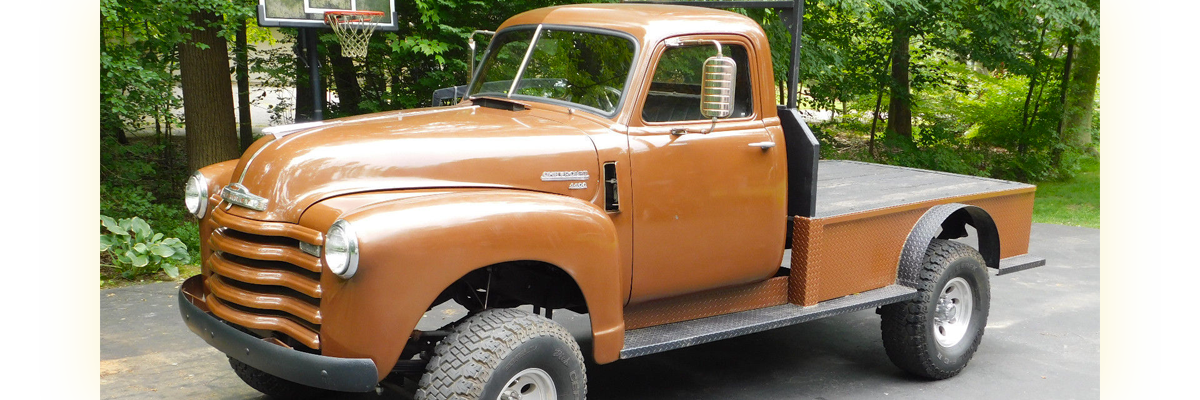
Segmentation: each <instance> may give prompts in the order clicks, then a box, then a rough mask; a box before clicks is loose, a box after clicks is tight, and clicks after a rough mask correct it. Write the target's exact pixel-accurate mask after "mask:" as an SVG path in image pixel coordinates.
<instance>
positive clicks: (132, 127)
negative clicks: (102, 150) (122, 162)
mask: <svg viewBox="0 0 1200 400" xmlns="http://www.w3.org/2000/svg"><path fill="white" fill-rule="evenodd" d="M254 4H256V2H253V1H249V0H236V1H227V0H199V1H177V0H169V1H151V0H101V2H100V77H101V78H102V79H100V121H101V124H100V126H101V132H102V133H104V134H116V133H117V132H129V131H136V130H138V129H141V128H144V127H145V126H146V124H147V123H148V122H149V121H158V122H159V124H165V125H167V126H170V124H173V123H178V122H179V121H180V118H179V116H176V115H173V114H172V113H171V110H174V109H178V108H180V107H181V106H182V99H180V98H179V96H177V95H175V92H174V88H175V87H177V86H178V84H179V74H178V69H179V61H178V46H179V44H181V43H184V42H186V41H188V39H189V35H188V34H187V33H185V32H187V31H188V30H190V29H193V28H200V29H219V30H221V33H222V35H224V36H226V37H229V38H232V36H233V31H232V30H231V29H227V26H232V24H233V23H234V22H235V21H238V20H245V19H248V18H249V19H253V17H254V9H255V8H254ZM197 11H210V12H215V13H216V14H218V15H222V16H225V18H226V21H225V22H223V23H222V24H219V26H209V27H196V26H195V24H194V23H193V22H192V21H190V20H189V19H188V15H190V14H192V13H193V12H197Z"/></svg>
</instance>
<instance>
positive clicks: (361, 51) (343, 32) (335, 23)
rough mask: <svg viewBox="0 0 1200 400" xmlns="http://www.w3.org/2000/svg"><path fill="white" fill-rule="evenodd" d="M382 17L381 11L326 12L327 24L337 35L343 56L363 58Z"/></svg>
mask: <svg viewBox="0 0 1200 400" xmlns="http://www.w3.org/2000/svg"><path fill="white" fill-rule="evenodd" d="M380 17H383V13H382V12H380V11H326V12H325V23H326V24H329V27H330V28H333V33H335V34H337V37H338V43H341V45H342V56H344V57H350V58H363V57H366V56H367V44H369V43H370V41H371V34H372V33H374V32H375V26H376V23H377V21H379V18H380Z"/></svg>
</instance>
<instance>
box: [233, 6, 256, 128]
mask: <svg viewBox="0 0 1200 400" xmlns="http://www.w3.org/2000/svg"><path fill="white" fill-rule="evenodd" d="M248 51H249V50H248V49H247V48H246V21H245V20H243V21H242V22H241V23H240V24H238V31H237V49H236V50H235V52H236V53H237V85H238V125H239V127H240V132H239V136H240V138H241V147H240V149H241V150H242V151H245V150H246V149H247V148H250V144H251V143H253V142H254V130H253V128H252V126H251V125H250V123H251V121H250V65H249V64H248V62H249V60H248V58H249V57H247V54H246V53H247V52H248Z"/></svg>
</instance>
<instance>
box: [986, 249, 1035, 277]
mask: <svg viewBox="0 0 1200 400" xmlns="http://www.w3.org/2000/svg"><path fill="white" fill-rule="evenodd" d="M1043 265H1046V259H1045V258H1042V257H1035V256H1031V255H1028V254H1022V255H1019V256H1014V257H1009V258H1005V259H1003V260H1000V271H999V272H997V273H996V275H997V276H1000V275H1005V274H1011V273H1013V272H1020V271H1024V270H1027V269H1030V268H1037V267H1040V266H1043Z"/></svg>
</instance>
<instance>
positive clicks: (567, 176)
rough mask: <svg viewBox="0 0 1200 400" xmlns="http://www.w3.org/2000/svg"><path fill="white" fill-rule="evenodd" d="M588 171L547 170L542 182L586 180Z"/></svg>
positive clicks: (543, 174)
mask: <svg viewBox="0 0 1200 400" xmlns="http://www.w3.org/2000/svg"><path fill="white" fill-rule="evenodd" d="M588 176H589V175H588V172H587V171H546V172H543V173H542V182H560V181H586V180H588Z"/></svg>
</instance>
